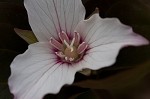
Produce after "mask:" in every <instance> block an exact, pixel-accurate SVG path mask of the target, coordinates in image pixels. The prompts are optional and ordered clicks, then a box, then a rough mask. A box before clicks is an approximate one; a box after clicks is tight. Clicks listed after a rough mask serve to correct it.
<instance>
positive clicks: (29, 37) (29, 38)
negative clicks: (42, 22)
mask: <svg viewBox="0 0 150 99" xmlns="http://www.w3.org/2000/svg"><path fill="white" fill-rule="evenodd" d="M14 30H15V32H16V33H17V34H18V35H19V36H20V37H21V38H22V39H24V40H25V41H26V42H27V43H28V44H32V43H36V42H38V40H37V38H36V37H35V35H34V33H33V32H32V31H29V30H22V29H18V28H15V29H14Z"/></svg>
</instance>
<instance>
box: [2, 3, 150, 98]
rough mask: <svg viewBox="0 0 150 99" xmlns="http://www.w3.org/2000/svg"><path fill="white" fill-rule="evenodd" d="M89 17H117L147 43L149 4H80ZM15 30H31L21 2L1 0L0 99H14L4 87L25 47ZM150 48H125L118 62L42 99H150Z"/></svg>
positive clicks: (79, 76) (80, 76)
mask: <svg viewBox="0 0 150 99" xmlns="http://www.w3.org/2000/svg"><path fill="white" fill-rule="evenodd" d="M82 1H83V4H84V6H85V8H86V11H87V12H86V17H88V16H89V15H90V14H91V13H92V12H93V11H94V10H95V8H96V7H97V8H99V10H100V16H101V17H103V18H105V17H110V18H111V17H117V18H119V19H120V21H121V22H122V23H124V24H126V25H130V26H132V27H133V30H134V32H136V33H139V34H140V35H142V36H144V37H145V38H147V39H148V40H150V0H82ZM14 28H20V29H27V30H31V29H30V26H29V24H28V17H27V13H26V10H25V8H24V6H23V0H0V99H13V95H11V94H10V92H9V88H8V85H7V80H8V77H9V75H10V67H9V66H10V63H11V62H12V60H13V58H14V57H15V56H16V55H18V54H20V53H23V52H24V51H25V50H26V49H27V46H28V44H27V43H26V42H25V41H24V40H23V39H21V38H20V37H19V36H18V35H17V34H16V33H15V32H14ZM149 83H150V46H142V47H127V48H124V49H122V50H121V52H120V54H119V56H118V58H117V62H116V63H115V64H114V65H113V66H111V67H108V68H103V69H101V70H98V71H97V72H96V73H94V72H93V73H92V74H91V76H88V77H87V76H84V75H82V74H80V73H77V74H76V79H75V83H74V84H73V85H72V86H65V87H63V88H62V90H61V91H60V93H59V94H57V95H46V96H45V99H84V98H85V99H150V85H149Z"/></svg>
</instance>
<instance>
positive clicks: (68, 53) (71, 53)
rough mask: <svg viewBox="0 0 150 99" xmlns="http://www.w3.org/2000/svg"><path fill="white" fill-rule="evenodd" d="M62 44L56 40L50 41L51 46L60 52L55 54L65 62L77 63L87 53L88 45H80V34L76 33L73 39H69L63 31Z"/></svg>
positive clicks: (83, 43) (60, 34)
mask: <svg viewBox="0 0 150 99" xmlns="http://www.w3.org/2000/svg"><path fill="white" fill-rule="evenodd" d="M59 38H60V40H61V42H59V41H57V40H56V39H54V38H52V37H51V39H50V44H51V45H52V46H53V47H54V48H55V49H57V50H58V51H56V52H55V54H56V55H57V56H58V57H59V58H60V59H61V60H62V61H63V62H69V63H72V62H76V61H79V60H80V59H81V58H82V57H83V54H84V53H85V51H86V49H87V47H88V45H87V44H86V43H85V42H81V43H80V34H79V33H77V32H75V33H74V36H73V38H72V39H69V37H68V35H67V34H66V33H65V32H64V31H62V32H61V33H59Z"/></svg>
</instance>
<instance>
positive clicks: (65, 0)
mask: <svg viewBox="0 0 150 99" xmlns="http://www.w3.org/2000/svg"><path fill="white" fill-rule="evenodd" d="M24 4H25V8H26V9H27V12H28V17H29V23H30V25H31V28H32V30H33V32H34V34H35V36H36V37H37V39H38V41H39V42H37V43H34V44H31V45H29V48H28V49H27V51H26V52H25V53H24V54H21V55H18V56H17V57H16V58H15V59H14V61H13V62H12V64H11V76H10V78H9V87H10V91H11V92H12V93H13V94H14V98H15V99H41V98H42V97H43V96H44V95H45V94H47V93H52V94H56V93H58V92H59V91H60V89H61V87H62V86H63V85H65V84H72V83H73V81H74V76H75V73H76V72H77V71H80V70H82V69H85V68H89V69H93V70H97V69H100V68H102V67H106V66H110V65H112V64H113V63H114V62H115V60H116V57H117V55H118V52H119V50H120V49H121V48H122V47H124V46H128V45H133V46H140V45H146V44H148V41H147V40H146V39H145V38H143V37H142V36H140V35H138V34H135V33H134V32H133V31H132V28H131V27H129V26H126V25H123V24H121V23H120V21H119V20H118V19H116V18H105V19H102V18H100V17H99V15H98V14H94V15H92V16H91V17H90V18H89V19H87V20H84V17H85V8H84V6H83V5H82V2H81V0H24Z"/></svg>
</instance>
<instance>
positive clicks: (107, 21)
mask: <svg viewBox="0 0 150 99" xmlns="http://www.w3.org/2000/svg"><path fill="white" fill-rule="evenodd" d="M76 31H77V32H79V33H80V35H81V36H82V39H83V41H84V42H86V43H87V44H88V46H89V50H88V51H87V53H86V55H85V56H84V58H83V63H85V64H84V66H85V68H90V69H100V68H102V67H105V66H110V65H112V64H113V63H114V62H115V60H116V57H117V55H118V53H119V50H120V49H121V48H122V47H125V46H141V45H147V44H149V41H148V40H146V39H145V38H144V37H142V36H140V35H139V34H136V33H134V32H133V31H132V28H131V27H129V26H126V25H123V24H122V23H121V22H120V21H119V20H118V19H116V18H104V19H102V18H100V17H99V15H98V14H94V15H93V16H91V18H89V19H88V20H85V21H82V22H80V23H79V24H78V26H77V28H76ZM87 63H88V64H87Z"/></svg>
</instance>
